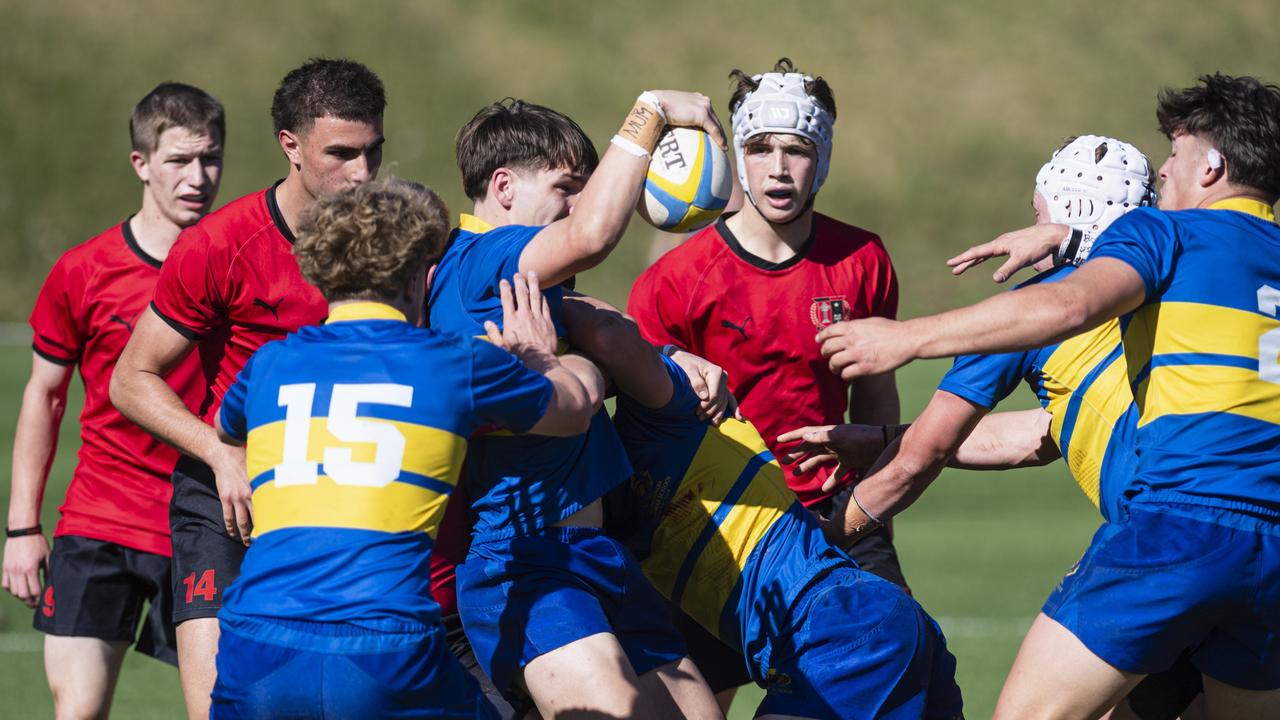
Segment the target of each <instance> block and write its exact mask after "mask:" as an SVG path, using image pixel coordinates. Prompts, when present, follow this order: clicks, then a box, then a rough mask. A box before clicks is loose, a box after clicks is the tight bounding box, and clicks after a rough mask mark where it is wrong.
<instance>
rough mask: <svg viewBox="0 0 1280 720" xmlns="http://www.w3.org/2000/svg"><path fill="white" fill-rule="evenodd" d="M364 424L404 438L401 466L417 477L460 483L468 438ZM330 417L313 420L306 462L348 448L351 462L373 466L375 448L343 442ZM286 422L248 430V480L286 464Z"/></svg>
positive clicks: (401, 424)
mask: <svg viewBox="0 0 1280 720" xmlns="http://www.w3.org/2000/svg"><path fill="white" fill-rule="evenodd" d="M360 420H361V422H376V423H386V424H387V425H391V426H392V427H394V428H396V429H397V430H399V431H400V434H401V435H404V441H405V442H404V447H405V453H404V459H403V460H402V461H401V464H400V467H401V468H403V469H404V470H406V471H408V472H411V473H414V474H415V475H425V476H427V477H429V478H435V479H436V480H440V481H442V482H445V483H448V484H449V485H455V484H457V482H458V474H459V472H460V471H461V468H462V458H463V456H465V455H466V452H467V439H466V438H464V437H462V436H460V435H454V434H453V433H451V432H449V431H448V430H441V429H439V428H433V427H427V426H425V425H415V424H413V423H406V422H399V421H396V420H383V419H381V418H370V417H361V418H360ZM328 424H329V423H328V418H323V417H313V418H311V427H310V431H309V437H308V441H307V458H306V459H307V461H308V462H315V463H321V462H324V451H325V448H349V449H350V450H351V461H352V462H356V463H371V462H373V460H374V453H375V451H376V447H377V446H376V445H375V444H374V443H371V442H367V443H349V442H343V441H342V440H339V439H338V438H336V437H334V436H333V434H332V433H330V432H329V427H328ZM283 452H284V421H283V420H278V421H276V422H273V423H267V424H266V425H260V426H258V427H256V428H254V429H252V430H250V431H249V442H248V448H247V453H246V458H245V459H246V462H247V464H248V469H249V480H250V481H252V480H253V479H254V478H256V477H258V476H259V475H261V474H262V473H264V472H266V471H268V470H270V469H272V468H274V467H276V466H277V465H279V464H281V463H282V462H283V461H284V458H283Z"/></svg>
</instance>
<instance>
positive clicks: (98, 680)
mask: <svg viewBox="0 0 1280 720" xmlns="http://www.w3.org/2000/svg"><path fill="white" fill-rule="evenodd" d="M128 649H129V643H128V642H126V641H115V642H108V641H106V640H99V639H98V638H93V637H64V636H58V635H46V636H45V639H44V668H45V674H46V675H47V676H48V678H49V690H50V691H51V692H52V693H53V704H54V708H55V709H56V710H57V712H58V714H59V715H60V716H65V717H106V715H107V711H108V710H109V709H110V707H111V697H112V695H113V694H114V692H115V687H116V681H117V680H118V679H119V677H120V666H121V665H123V664H124V655H125V653H126V652H128Z"/></svg>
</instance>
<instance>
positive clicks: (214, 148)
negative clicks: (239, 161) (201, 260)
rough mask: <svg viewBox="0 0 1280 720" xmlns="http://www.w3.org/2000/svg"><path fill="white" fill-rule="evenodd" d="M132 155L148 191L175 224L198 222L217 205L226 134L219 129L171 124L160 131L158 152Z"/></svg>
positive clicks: (166, 216) (157, 145) (140, 177)
mask: <svg viewBox="0 0 1280 720" xmlns="http://www.w3.org/2000/svg"><path fill="white" fill-rule="evenodd" d="M130 159H131V160H132V161H133V166H134V171H135V172H137V173H138V178H139V179H141V180H142V184H143V186H144V188H145V190H144V192H145V193H146V194H147V195H148V196H149V197H150V198H151V201H152V203H153V204H154V206H155V207H156V208H157V209H158V210H159V211H160V213H161V214H162V215H164V217H165V218H166V219H167V220H168V221H169V222H172V223H173V224H174V225H177V226H178V227H188V226H190V225H194V224H196V222H197V221H199V220H200V218H202V217H204V216H205V215H206V214H208V212H209V210H210V208H212V207H213V200H214V198H215V197H216V196H217V195H218V183H219V182H220V181H221V180H222V138H220V137H218V134H217V132H216V131H215V132H213V133H210V132H208V131H193V130H189V129H187V128H182V127H171V128H169V129H167V130H165V131H164V132H162V133H160V138H159V140H158V141H157V143H156V149H155V152H152V153H151V154H150V155H143V154H142V153H139V152H134V153H133V155H132V156H130Z"/></svg>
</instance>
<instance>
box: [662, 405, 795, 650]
mask: <svg viewBox="0 0 1280 720" xmlns="http://www.w3.org/2000/svg"><path fill="white" fill-rule="evenodd" d="M763 452H768V448H767V447H766V446H765V443H764V440H762V439H761V438H760V433H759V432H757V431H756V429H755V428H754V427H753V426H751V425H750V424H748V423H744V422H740V421H738V420H726V421H725V422H724V423H723V424H721V426H720V427H719V428H708V429H707V432H706V435H705V436H704V437H703V440H702V444H701V445H699V446H698V451H697V453H696V454H695V455H694V458H693V461H692V462H691V463H690V464H689V468H688V469H687V470H686V471H685V476H684V479H683V481H682V482H681V483H680V485H679V491H678V493H677V495H676V497H674V498H673V499H672V500H671V502H670V504H669V506H668V508H667V511H666V513H665V514H664V515H663V517H662V521H661V522H660V523H659V525H658V528H657V530H656V531H655V532H654V536H653V554H652V555H650V556H649V557H648V558H647V559H646V560H645V561H644V562H643V563H642V565H643V567H644V570H645V574H646V575H647V576H648V577H649V580H650V582H652V583H653V584H654V586H655V587H657V588H658V590H659V591H661V592H662V593H663V594H664V595H665V596H667V597H671V595H672V593H673V592H674V591H675V584H676V579H677V576H678V575H679V572H680V568H681V567H682V566H683V565H684V562H685V560H686V557H687V556H688V555H689V553H690V552H691V551H692V549H693V546H694V545H695V543H696V542H697V540H698V537H699V536H700V535H701V534H702V532H703V530H704V529H705V528H706V527H707V524H708V523H709V522H711V521H712V517H713V516H714V515H715V513H716V511H717V510H719V509H720V508H721V505H722V504H723V503H724V500H725V498H726V496H727V495H729V494H730V491H731V490H732V489H733V487H734V485H735V483H737V482H738V481H739V480H740V479H741V476H742V472H743V470H744V469H745V468H747V467H748V465H749V464H750V463H751V461H752V460H753V459H754V458H756V457H757V456H758V455H759V454H760V453H763ZM747 482H748V483H749V484H748V485H747V488H746V490H745V491H744V492H743V493H742V495H741V496H740V497H739V498H738V500H737V502H735V503H734V504H733V507H732V508H731V509H730V510H729V512H728V514H727V516H726V517H725V518H724V519H723V521H722V522H721V523H720V526H719V528H718V531H717V532H716V534H715V535H714V536H713V537H712V539H711V542H710V543H708V544H707V546H706V547H705V549H704V550H703V551H702V553H701V554H700V555H699V556H698V557H697V558H696V560H695V561H694V566H693V571H692V573H691V575H690V577H689V579H688V581H687V583H686V584H685V591H684V593H683V595H682V596H681V605H682V607H683V609H684V610H685V612H687V613H689V615H690V617H692V618H693V619H694V620H697V621H698V622H699V623H701V624H702V625H703V626H705V627H708V628H715V627H719V624H720V615H721V612H722V611H723V609H724V605H725V603H726V602H727V601H728V599H729V595H730V593H731V592H732V591H733V587H734V585H735V584H736V583H737V581H738V578H739V576H740V575H741V574H742V571H743V568H745V567H746V563H747V558H748V557H749V556H750V555H751V552H752V550H754V549H755V547H756V545H757V544H758V543H759V542H760V539H761V538H763V537H764V535H765V533H767V532H768V531H769V528H771V527H772V526H773V524H774V523H775V522H776V521H777V520H778V519H779V518H781V517H782V515H783V514H784V513H785V512H786V510H787V508H788V507H790V506H791V503H793V502H794V501H795V496H794V495H793V494H792V493H791V492H790V491H789V490H788V489H787V484H786V480H785V478H784V477H783V474H782V468H781V467H779V466H778V463H777V461H770V462H768V463H764V464H762V465H761V466H760V469H759V470H757V471H756V473H755V474H754V475H753V476H752V477H751V478H750V479H749V480H747Z"/></svg>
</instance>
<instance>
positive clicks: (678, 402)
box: [617, 357, 706, 440]
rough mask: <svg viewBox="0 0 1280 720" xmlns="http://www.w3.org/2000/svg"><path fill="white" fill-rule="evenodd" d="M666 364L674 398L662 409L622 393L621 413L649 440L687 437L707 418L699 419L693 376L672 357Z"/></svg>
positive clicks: (666, 358)
mask: <svg viewBox="0 0 1280 720" xmlns="http://www.w3.org/2000/svg"><path fill="white" fill-rule="evenodd" d="M662 364H663V366H664V367H665V369H666V371H667V377H668V378H670V380H671V399H670V400H668V401H667V404H666V405H664V406H662V407H660V408H647V407H645V406H643V405H641V404H640V403H638V402H636V401H635V400H633V399H632V398H631V397H630V396H629V395H624V394H621V393H619V394H618V400H617V415H618V416H619V417H625V418H627V421H628V422H629V423H631V425H629V426H628V427H629V429H631V431H632V432H634V429H632V428H633V427H634V428H640V429H641V431H642V432H644V433H645V435H646V436H647V438H648V439H649V440H655V439H661V438H663V437H677V438H680V437H687V436H688V434H689V431H690V430H691V429H692V428H695V427H697V426H700V425H705V424H706V423H705V421H703V420H700V419H698V403H699V401H698V395H697V393H695V392H694V390H693V386H692V385H691V384H690V383H689V376H688V375H686V374H685V372H684V370H682V369H680V366H679V365H677V364H676V363H675V361H674V360H672V359H671V358H669V357H663V358H662Z"/></svg>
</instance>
